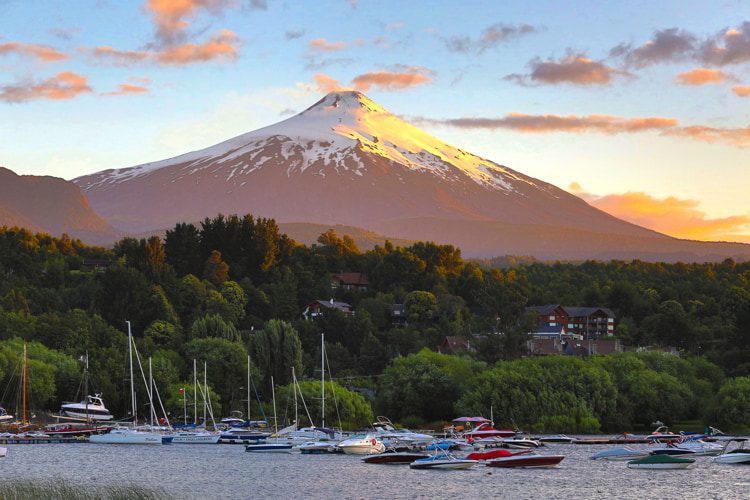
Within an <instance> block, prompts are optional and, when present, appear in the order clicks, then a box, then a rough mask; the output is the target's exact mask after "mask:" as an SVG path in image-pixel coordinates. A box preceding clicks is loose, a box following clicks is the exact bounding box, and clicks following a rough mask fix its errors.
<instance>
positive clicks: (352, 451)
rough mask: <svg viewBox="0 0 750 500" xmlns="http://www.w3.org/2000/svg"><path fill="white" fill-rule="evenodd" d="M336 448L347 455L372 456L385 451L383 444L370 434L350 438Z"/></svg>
mask: <svg viewBox="0 0 750 500" xmlns="http://www.w3.org/2000/svg"><path fill="white" fill-rule="evenodd" d="M337 446H338V447H339V448H340V449H341V450H343V452H344V453H346V454H347V455H373V454H375V453H383V452H384V451H385V445H384V444H383V442H382V441H380V440H379V439H377V438H376V437H375V436H374V435H372V434H367V435H359V436H354V437H351V438H349V439H346V440H344V441H341V442H340V443H339V444H338V445H337Z"/></svg>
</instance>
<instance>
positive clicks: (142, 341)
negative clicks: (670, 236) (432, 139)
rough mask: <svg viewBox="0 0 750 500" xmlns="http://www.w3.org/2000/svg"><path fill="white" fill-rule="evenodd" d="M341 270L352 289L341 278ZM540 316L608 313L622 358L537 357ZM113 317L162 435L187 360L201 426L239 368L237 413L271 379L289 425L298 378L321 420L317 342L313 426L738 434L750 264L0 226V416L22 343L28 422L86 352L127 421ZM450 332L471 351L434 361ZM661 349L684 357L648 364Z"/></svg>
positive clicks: (745, 418) (243, 233) (69, 385)
mask: <svg viewBox="0 0 750 500" xmlns="http://www.w3.org/2000/svg"><path fill="white" fill-rule="evenodd" d="M510 261H513V262H514V263H515V264H514V265H513V266H511V267H507V266H506V264H507V263H508V262H510ZM493 263H494V264H493ZM495 264H497V266H495ZM498 266H499V267H498ZM501 267H502V268H501ZM341 273H345V274H355V275H357V276H359V277H366V280H365V281H362V283H364V284H365V285H366V286H363V287H361V288H359V289H348V288H346V287H344V286H341V285H340V284H336V283H335V282H334V281H333V280H332V276H333V275H336V274H341ZM331 300H334V301H335V304H342V303H345V304H346V305H347V306H349V307H348V308H347V307H343V306H342V307H327V305H328V304H331V305H333V304H334V302H330V301H331ZM542 304H567V305H571V306H596V307H607V308H610V309H611V310H613V311H614V313H615V315H616V329H615V336H616V338H617V339H618V340H619V341H620V342H621V343H622V345H624V346H625V347H626V350H627V352H622V353H616V354H611V355H607V356H600V355H591V356H587V357H583V358H581V357H578V356H571V355H550V356H532V355H531V354H530V353H529V352H528V350H527V340H528V339H529V336H528V332H530V331H532V328H534V326H533V325H535V324H536V319H537V318H536V317H534V316H532V315H531V314H529V312H528V310H527V309H526V307H527V306H530V305H542ZM396 306H398V308H399V309H398V310H399V311H400V312H401V315H402V316H401V317H400V318H398V321H396V318H395V317H394V310H395V309H394V308H395V307H396ZM311 307H316V308H317V310H316V311H317V312H316V314H315V315H314V317H313V316H312V315H311V314H306V313H305V312H306V311H308V312H309V311H311V310H312V309H310V308H311ZM352 311H353V312H352ZM318 312H320V314H318ZM125 320H129V321H131V323H132V325H133V334H134V339H135V342H136V344H137V347H138V351H139V352H140V353H141V355H142V356H143V358H144V359H145V358H149V357H150V358H152V361H153V376H154V380H155V383H156V384H157V386H158V387H159V390H160V392H161V393H162V396H163V397H164V399H165V407H166V409H167V411H168V412H169V413H170V414H171V418H172V420H177V421H182V420H183V409H184V408H187V409H188V411H189V412H190V411H191V409H192V407H193V401H192V399H191V395H192V394H193V390H192V379H193V375H192V367H193V360H194V359H196V360H197V365H198V366H199V367H202V366H203V365H204V363H205V365H206V369H207V375H206V378H207V380H208V385H209V394H210V398H211V401H212V407H213V408H214V411H215V414H217V415H221V416H227V415H230V414H231V412H233V411H236V410H241V411H243V412H245V413H246V412H247V401H246V400H247V395H246V389H245V387H246V385H247V384H246V380H247V365H248V362H247V357H248V356H250V358H251V368H250V369H251V374H252V378H253V380H254V381H255V382H254V384H255V385H256V388H257V392H258V396H257V397H254V398H251V399H253V403H252V408H251V410H250V413H251V414H250V415H246V416H247V417H249V418H251V419H261V418H263V413H264V412H265V415H269V414H271V413H272V412H271V410H272V409H271V407H270V401H271V395H272V387H271V380H273V381H274V384H275V388H276V396H277V404H278V406H279V408H278V409H279V415H280V416H281V417H282V418H283V417H284V416H286V417H287V418H288V417H289V415H290V411H291V409H290V408H291V406H290V405H291V403H290V401H289V400H290V398H291V395H292V394H293V392H292V391H291V390H290V389H289V385H290V382H291V371H292V368H294V370H295V371H296V373H297V377H298V378H299V379H300V380H303V382H302V384H301V386H302V390H303V392H304V394H305V399H306V400H307V401H308V403H309V406H310V412H311V414H312V415H313V416H315V417H316V418H317V416H318V415H319V413H320V412H319V407H318V405H319V401H318V399H317V397H318V394H319V387H320V386H319V380H320V371H319V366H320V358H321V347H320V338H321V334H325V341H326V346H325V351H326V353H327V358H328V361H329V363H330V367H329V368H330V373H328V374H326V379H328V380H330V378H331V376H332V378H333V380H334V381H333V382H330V384H332V385H331V386H329V387H328V388H327V392H328V390H330V391H331V393H333V391H335V394H336V397H337V399H338V403H339V409H340V411H339V412H338V413H337V412H336V408H335V407H334V406H333V405H326V422H336V423H337V424H338V421H339V417H340V419H341V424H342V427H344V428H346V429H354V428H361V427H365V426H367V425H369V424H370V423H371V422H372V421H373V416H374V415H386V416H388V417H389V418H391V419H392V420H393V421H394V422H399V423H401V424H403V425H405V426H407V427H416V428H423V427H424V426H425V425H426V424H428V423H438V422H446V421H447V422H450V420H451V419H453V418H455V417H456V416H459V415H468V414H471V415H483V416H485V417H489V416H490V409H492V411H493V413H494V417H495V421H496V422H497V424H498V425H502V426H518V427H519V428H521V429H524V430H528V431H531V432H551V433H554V432H567V433H589V432H603V433H619V432H623V431H626V430H631V429H644V428H649V426H650V424H651V423H652V422H655V421H662V422H665V423H667V424H672V423H674V422H681V421H691V422H696V421H699V422H700V423H702V424H703V425H711V426H714V427H718V428H720V429H722V430H724V431H725V432H743V431H745V432H747V430H749V429H750V362H748V360H750V263H748V262H745V263H737V262H734V261H732V260H731V259H727V260H725V261H723V262H720V263H703V264H681V263H678V264H664V263H648V262H642V261H631V262H625V261H611V262H598V261H587V262H583V263H577V264H569V263H559V262H558V263H539V262H534V261H533V260H529V259H524V258H519V259H516V260H513V259H510V258H508V259H504V260H502V262H501V261H496V260H489V261H486V262H483V263H478V262H474V261H470V260H465V259H463V258H462V256H461V251H460V249H458V248H455V247H453V246H451V245H438V244H435V243H429V242H418V243H414V244H412V245H411V246H408V247H395V246H393V245H391V244H390V243H386V244H385V245H384V246H382V247H375V248H374V249H372V250H368V251H361V250H360V249H359V248H357V246H356V244H355V243H354V241H353V240H352V239H351V238H349V237H348V236H343V237H341V236H339V235H337V234H336V233H335V232H334V231H332V230H329V231H327V232H325V233H323V234H321V235H320V237H319V238H318V242H317V243H316V244H314V245H309V246H305V245H301V244H299V243H296V242H294V241H293V240H291V239H289V238H288V237H287V236H286V235H284V234H282V233H281V232H280V230H279V228H278V226H277V224H276V222H275V221H274V220H272V219H263V218H255V217H253V216H251V215H247V216H244V217H238V216H228V217H225V216H221V215H220V216H217V217H214V218H212V219H208V218H207V219H205V220H204V221H203V222H201V223H200V224H197V225H196V224H177V225H176V226H175V227H174V228H172V229H171V230H169V231H167V232H166V235H165V236H164V237H163V238H161V237H157V236H154V237H150V238H144V239H135V238H123V239H122V240H120V241H119V242H117V243H116V244H115V245H114V247H113V248H111V249H108V248H101V247H94V246H88V245H85V244H83V243H82V242H80V241H78V240H74V239H71V238H69V237H67V236H65V235H63V236H62V237H52V236H49V235H46V234H34V233H32V232H31V231H28V230H24V229H18V228H7V227H2V228H0V386H1V387H0V389H2V391H3V392H2V393H3V394H5V396H4V397H3V400H2V401H0V405H2V406H4V407H6V409H8V410H9V412H13V411H14V410H15V407H14V406H13V404H14V401H16V398H17V394H16V392H17V391H18V386H19V384H18V382H17V377H18V367H19V361H20V358H21V352H22V350H23V345H24V343H25V344H27V349H28V359H29V362H28V366H29V371H30V373H31V376H30V385H31V387H30V389H31V391H30V392H31V394H32V401H31V406H32V409H33V410H34V411H36V412H37V414H41V413H44V411H45V410H48V411H56V410H57V409H58V408H59V407H60V404H61V402H62V401H68V400H70V399H72V398H75V397H76V394H78V397H81V395H80V393H79V384H80V380H81V373H82V368H83V365H82V363H81V362H80V361H79V360H80V359H81V356H83V355H86V354H88V361H89V373H90V385H89V387H90V389H91V391H92V392H97V393H102V395H103V398H104V400H105V402H106V405H107V407H108V408H109V409H110V411H111V412H112V413H113V414H114V415H116V416H117V417H118V418H123V417H127V416H128V408H129V405H130V399H129V397H128V396H129V382H128V375H127V373H126V369H125V367H126V366H127V337H126V335H125V333H124V332H125V323H124V321H125ZM446 337H454V338H455V337H459V338H463V339H465V340H466V341H467V345H469V344H470V345H471V348H470V349H464V350H463V351H460V352H455V353H452V354H440V353H438V352H435V351H436V350H437V348H438V346H439V345H441V343H442V342H443V340H444V339H446ZM666 346H670V347H671V348H672V349H671V350H672V351H677V352H679V355H674V354H665V353H662V352H657V351H659V350H660V349H661V348H663V347H666ZM186 388H187V390H184V389H186ZM180 389H183V392H181V391H180ZM138 390H139V391H141V392H140V393H139V394H138V398H137V400H138V401H139V402H143V401H147V399H148V398H147V397H145V391H144V389H143V388H141V387H139V388H138ZM256 402H257V404H256ZM199 405H200V406H202V402H200V403H199ZM261 407H262V408H263V411H261ZM138 411H139V413H140V414H141V415H147V414H148V409H147V408H145V407H141V408H139V410H138ZM16 413H17V412H16ZM188 420H189V421H192V420H193V416H192V415H188ZM305 423H306V422H305Z"/></svg>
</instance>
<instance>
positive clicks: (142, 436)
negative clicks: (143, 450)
mask: <svg viewBox="0 0 750 500" xmlns="http://www.w3.org/2000/svg"><path fill="white" fill-rule="evenodd" d="M89 442H90V443H97V444H150V445H160V444H161V443H162V436H161V434H157V433H155V432H143V431H136V430H133V429H128V428H127V427H115V428H114V429H112V430H111V431H110V432H108V433H106V434H95V435H93V436H91V437H90V438H89Z"/></svg>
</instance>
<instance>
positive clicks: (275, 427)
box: [271, 375, 279, 433]
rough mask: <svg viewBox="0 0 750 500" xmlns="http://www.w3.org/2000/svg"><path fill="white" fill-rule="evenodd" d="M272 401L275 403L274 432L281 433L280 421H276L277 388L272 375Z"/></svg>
mask: <svg viewBox="0 0 750 500" xmlns="http://www.w3.org/2000/svg"><path fill="white" fill-rule="evenodd" d="M271 400H272V401H273V432H274V433H278V432H279V421H278V420H276V388H274V386H273V375H271Z"/></svg>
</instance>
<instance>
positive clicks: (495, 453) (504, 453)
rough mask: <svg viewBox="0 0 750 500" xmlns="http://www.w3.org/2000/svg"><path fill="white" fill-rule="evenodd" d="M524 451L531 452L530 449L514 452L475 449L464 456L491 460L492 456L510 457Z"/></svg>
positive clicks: (522, 453) (470, 458) (521, 453)
mask: <svg viewBox="0 0 750 500" xmlns="http://www.w3.org/2000/svg"><path fill="white" fill-rule="evenodd" d="M526 453H531V450H521V451H517V452H515V453H513V452H512V451H508V450H492V451H485V452H479V451H477V452H474V453H469V454H468V455H466V458H468V459H469V460H492V459H493V458H503V457H512V456H515V455H524V454H526Z"/></svg>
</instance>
